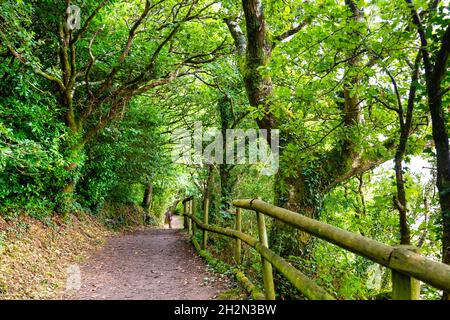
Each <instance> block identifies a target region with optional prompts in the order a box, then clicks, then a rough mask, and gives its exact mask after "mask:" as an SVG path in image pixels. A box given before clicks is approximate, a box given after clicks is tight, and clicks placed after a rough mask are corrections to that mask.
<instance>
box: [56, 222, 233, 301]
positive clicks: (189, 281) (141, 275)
mask: <svg viewBox="0 0 450 320" xmlns="http://www.w3.org/2000/svg"><path fill="white" fill-rule="evenodd" d="M175 218H176V220H175V221H174V227H180V226H181V219H180V218H179V217H175ZM80 270H81V277H80V278H81V288H80V289H79V290H73V291H72V292H71V293H70V294H66V296H65V298H66V299H108V300H109V299H126V300H134V299H155V300H161V299H167V300H178V299H187V300H191V299H201V300H206V299H215V298H216V297H217V295H218V294H219V293H220V292H221V291H224V290H226V288H227V284H226V279H225V278H222V277H214V276H212V275H211V274H210V273H209V272H207V271H206V267H205V264H204V262H203V261H202V259H201V258H200V257H198V256H197V255H195V252H194V249H193V248H192V246H191V245H190V244H189V242H188V240H187V238H186V236H185V235H184V234H183V233H182V232H181V231H180V230H179V229H172V230H169V229H147V230H145V231H138V232H134V233H132V234H126V235H121V236H116V237H113V238H111V239H110V240H109V241H108V243H107V244H106V246H105V247H104V248H103V250H102V251H101V252H99V253H98V254H97V255H95V257H92V258H91V259H90V260H89V261H87V263H85V264H84V265H82V266H81V268H80Z"/></svg>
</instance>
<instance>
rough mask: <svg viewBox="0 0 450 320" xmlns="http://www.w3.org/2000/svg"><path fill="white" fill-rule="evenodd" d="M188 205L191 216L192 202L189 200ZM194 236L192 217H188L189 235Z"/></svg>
mask: <svg viewBox="0 0 450 320" xmlns="http://www.w3.org/2000/svg"><path fill="white" fill-rule="evenodd" d="M187 204H188V209H187V211H188V214H189V215H191V214H192V200H189V201H188V202H187ZM191 234H192V219H191V218H190V217H188V235H191Z"/></svg>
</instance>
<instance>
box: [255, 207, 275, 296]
mask: <svg viewBox="0 0 450 320" xmlns="http://www.w3.org/2000/svg"><path fill="white" fill-rule="evenodd" d="M255 212H256V218H257V220H258V234H259V242H261V244H262V245H263V246H265V247H267V248H269V241H268V238H267V230H266V222H265V219H264V215H263V214H262V213H260V212H258V211H256V210H255ZM261 262H262V266H263V280H264V291H265V292H264V293H265V295H266V299H267V300H275V285H274V283H273V271H272V264H271V263H270V262H269V261H267V260H266V259H264V258H263V257H262V256H261Z"/></svg>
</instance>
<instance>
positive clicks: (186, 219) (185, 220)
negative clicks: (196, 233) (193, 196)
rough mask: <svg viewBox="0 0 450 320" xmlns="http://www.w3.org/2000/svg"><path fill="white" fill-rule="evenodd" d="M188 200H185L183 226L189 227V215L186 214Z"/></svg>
mask: <svg viewBox="0 0 450 320" xmlns="http://www.w3.org/2000/svg"><path fill="white" fill-rule="evenodd" d="M186 207H187V201H185V202H183V228H184V229H187V228H188V217H187V216H186V214H187V213H188V212H187V209H186Z"/></svg>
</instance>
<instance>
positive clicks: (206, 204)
mask: <svg viewBox="0 0 450 320" xmlns="http://www.w3.org/2000/svg"><path fill="white" fill-rule="evenodd" d="M203 207H204V208H203V223H204V224H205V225H208V220H209V198H208V197H205V202H204V204H203ZM207 245H208V231H206V230H205V229H203V242H202V249H203V250H206V247H207Z"/></svg>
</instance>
